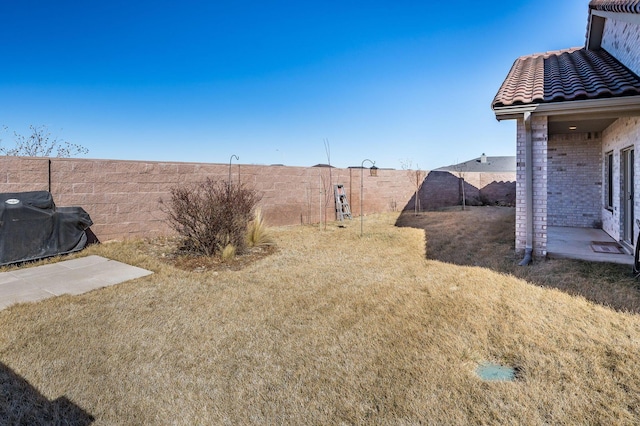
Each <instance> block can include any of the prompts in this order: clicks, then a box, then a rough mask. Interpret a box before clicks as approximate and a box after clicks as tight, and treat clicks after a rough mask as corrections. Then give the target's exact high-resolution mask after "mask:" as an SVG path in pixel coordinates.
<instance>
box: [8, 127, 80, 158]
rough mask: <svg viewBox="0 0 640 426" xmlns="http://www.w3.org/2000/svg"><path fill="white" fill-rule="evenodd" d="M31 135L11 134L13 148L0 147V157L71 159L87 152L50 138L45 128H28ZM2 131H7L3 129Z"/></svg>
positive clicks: (73, 145) (63, 141)
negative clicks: (13, 143)
mask: <svg viewBox="0 0 640 426" xmlns="http://www.w3.org/2000/svg"><path fill="white" fill-rule="evenodd" d="M29 129H30V130H31V134H30V135H28V136H24V135H21V134H19V133H18V132H13V137H14V142H15V146H14V147H13V148H6V147H3V146H0V155H10V156H21V157H65V158H68V157H73V156H76V155H84V154H87V153H88V152H89V150H88V149H87V148H85V147H84V146H82V145H78V144H75V143H71V142H67V141H65V140H64V139H59V138H57V137H52V136H51V132H49V130H48V129H47V126H33V125H31V126H29ZM3 130H5V131H6V130H7V127H4V129H3Z"/></svg>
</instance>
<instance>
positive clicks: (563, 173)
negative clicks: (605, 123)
mask: <svg viewBox="0 0 640 426" xmlns="http://www.w3.org/2000/svg"><path fill="white" fill-rule="evenodd" d="M601 155H602V138H601V137H600V134H599V133H597V132H594V133H575V134H574V133H572V134H562V135H552V136H550V137H549V146H548V150H547V172H548V174H547V182H548V191H547V207H548V211H547V222H548V225H549V226H575V227H580V228H600V227H601V226H602V223H601V216H602V215H601V208H602V157H601Z"/></svg>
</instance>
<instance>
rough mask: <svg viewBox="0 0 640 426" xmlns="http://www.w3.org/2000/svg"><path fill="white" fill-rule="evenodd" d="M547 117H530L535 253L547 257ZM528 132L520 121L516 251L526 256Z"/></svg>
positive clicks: (517, 167)
mask: <svg viewBox="0 0 640 426" xmlns="http://www.w3.org/2000/svg"><path fill="white" fill-rule="evenodd" d="M547 129H548V125H547V117H546V116H537V115H534V116H532V117H531V133H532V144H533V146H532V148H533V164H532V166H533V254H534V256H535V257H545V256H546V255H547V135H548V130H547ZM525 132H526V130H525V125H524V120H523V119H522V118H520V119H518V120H517V146H516V252H517V253H523V252H524V251H525V248H526V240H527V226H526V224H527V217H526V184H525V182H526V156H525V151H526V148H525V146H526V143H525V141H526V133H525Z"/></svg>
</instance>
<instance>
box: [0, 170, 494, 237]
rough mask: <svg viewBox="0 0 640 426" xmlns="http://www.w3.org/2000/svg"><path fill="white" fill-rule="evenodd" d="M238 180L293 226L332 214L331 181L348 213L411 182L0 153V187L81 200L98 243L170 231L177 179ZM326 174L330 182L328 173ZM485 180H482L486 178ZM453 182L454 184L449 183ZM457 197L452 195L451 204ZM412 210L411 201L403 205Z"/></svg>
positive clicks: (381, 173)
mask: <svg viewBox="0 0 640 426" xmlns="http://www.w3.org/2000/svg"><path fill="white" fill-rule="evenodd" d="M230 171H231V180H232V182H238V181H241V182H242V183H244V184H247V185H249V186H251V187H253V188H255V189H256V190H257V191H258V192H259V193H260V194H261V195H262V201H261V202H260V205H261V207H262V211H263V213H264V215H265V219H266V221H267V223H268V224H270V225H274V226H279V225H296V224H301V223H319V222H320V221H321V219H322V220H324V218H325V217H327V218H328V220H329V221H332V220H334V219H335V204H334V200H333V188H332V186H331V183H332V184H342V185H344V188H345V190H346V193H347V197H348V199H349V203H350V205H351V210H352V212H353V215H354V217H355V216H358V215H360V182H361V172H364V176H362V182H363V187H362V193H363V200H362V204H363V212H364V214H365V215H367V214H371V213H379V212H387V211H394V210H402V209H403V208H405V207H407V208H408V207H409V204H410V202H411V199H412V197H413V196H414V191H415V186H414V184H413V183H412V181H411V178H410V175H409V174H408V173H407V171H405V170H389V169H379V170H378V176H377V177H372V176H370V175H369V169H366V168H365V169H361V168H360V167H355V168H348V169H338V168H331V170H330V169H329V168H328V167H286V166H259V165H244V164H241V165H239V164H233V165H232V166H231V168H229V164H206V163H178V162H155V161H122V160H95V159H78V158H51V159H49V158H29V157H0V192H2V193H5V192H23V191H40V190H50V191H51V193H52V194H53V199H54V201H55V203H56V205H58V206H81V207H83V208H84V209H85V210H86V211H87V212H88V213H89V215H90V216H91V219H92V220H93V222H94V225H93V226H92V227H91V230H92V231H93V232H94V233H95V234H96V236H97V237H98V239H99V240H100V241H108V240H112V239H123V238H139V237H152V236H158V235H165V234H168V233H170V232H171V230H170V228H169V227H168V225H167V222H166V214H165V213H164V212H163V210H162V205H161V203H160V200H164V201H165V202H166V201H168V200H169V191H170V189H171V188H172V187H176V186H179V185H185V184H192V183H195V182H201V181H203V180H205V179H206V178H208V177H209V178H212V179H215V180H222V179H224V180H227V179H228V178H229V172H230ZM329 174H331V180H330V178H329ZM483 179H484V180H485V181H491V177H490V176H484V177H483ZM487 183H489V182H487ZM456 184H457V183H456ZM457 201H458V200H457V196H456V199H455V201H454V200H451V202H452V203H454V204H455V203H457ZM411 208H413V207H411Z"/></svg>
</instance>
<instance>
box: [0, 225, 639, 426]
mask: <svg viewBox="0 0 640 426" xmlns="http://www.w3.org/2000/svg"><path fill="white" fill-rule="evenodd" d="M396 220H397V215H380V216H368V217H366V219H365V221H366V223H365V234H364V236H363V237H360V236H359V226H357V224H356V223H355V222H354V223H351V224H350V223H348V222H347V227H346V228H338V227H337V226H329V227H328V228H327V230H326V231H320V230H318V228H317V227H316V226H298V227H288V228H277V229H274V230H273V239H274V241H276V243H277V245H278V248H279V250H278V251H277V252H276V253H274V254H272V255H271V256H269V257H266V258H263V259H261V260H259V261H257V262H256V263H254V264H252V265H250V266H248V267H247V268H245V269H243V270H241V271H212V272H203V273H191V272H185V271H182V270H178V269H175V268H173V267H172V266H170V265H168V264H166V263H163V262H159V261H158V260H157V259H155V258H154V257H151V256H148V255H146V254H145V253H144V251H143V250H142V247H143V246H144V245H143V244H134V243H116V244H109V245H103V246H94V247H91V248H90V249H89V250H88V251H87V254H101V255H106V256H108V257H111V258H114V259H116V260H119V261H123V262H127V263H133V264H135V265H137V266H141V267H144V268H147V269H152V270H154V271H155V274H153V275H151V276H148V277H145V278H141V279H137V280H134V281H129V282H126V283H123V284H120V285H117V286H114V287H110V288H106V289H102V290H98V291H93V292H91V293H88V294H84V295H80V296H73V297H72V296H61V297H58V298H54V299H49V300H45V301H42V302H39V303H34V304H24V305H18V306H14V307H12V308H9V309H6V310H4V311H0V360H1V361H2V362H3V363H4V364H5V365H6V366H7V368H10V369H11V371H13V372H14V373H15V374H16V375H17V376H19V377H21V378H23V379H24V380H25V381H27V382H28V383H29V385H30V386H32V387H33V389H35V390H37V392H39V393H40V394H41V396H42V397H44V398H46V400H48V401H53V400H55V399H56V398H60V397H65V398H68V399H69V401H71V402H73V404H75V405H76V406H77V407H79V408H81V409H82V410H83V411H84V412H85V413H86V414H87V415H90V416H92V417H94V418H95V424H167V423H175V424H420V423H422V424H505V423H506V424H527V425H529V424H532V425H533V424H638V423H640V400H639V396H638V395H640V369H638V368H637V354H638V353H640V352H639V351H640V318H639V317H638V315H633V314H629V313H621V312H616V311H614V310H611V309H609V308H606V307H603V306H600V305H597V304H594V303H592V302H589V301H587V300H586V299H584V298H582V297H576V296H571V295H569V294H567V293H564V292H561V291H559V290H556V289H548V288H542V287H540V286H536V285H532V284H529V283H527V282H526V281H523V280H521V279H518V278H516V277H513V276H510V275H508V274H504V273H497V272H494V271H492V270H490V269H487V268H482V267H469V266H457V265H454V264H451V263H444V262H440V261H435V260H429V259H427V258H425V255H424V248H425V232H424V231H422V230H417V229H411V228H397V227H394V223H395V221H396ZM426 238H427V243H428V240H429V234H428V233H427V235H426ZM427 247H428V244H427ZM485 362H495V363H498V364H501V365H508V366H513V367H516V368H517V371H518V374H517V379H516V380H515V381H512V382H486V381H483V380H481V379H480V378H479V377H478V376H477V375H476V373H475V371H476V368H477V367H478V366H479V365H481V364H482V363H485ZM0 386H6V385H4V384H0ZM5 389H6V388H3V392H4V390H5ZM0 394H3V395H7V394H6V393H2V392H0ZM9 399H10V398H9ZM8 404H11V401H9V403H8ZM28 404H29V403H28V402H27V403H26V404H25V405H26V406H28ZM9 406H10V405H9ZM11 407H13V406H11ZM12 409H16V410H18V409H19V408H16V407H14V408H12ZM42 423H43V424H45V423H46V422H42ZM60 423H63V422H62V421H61V422H60Z"/></svg>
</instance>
